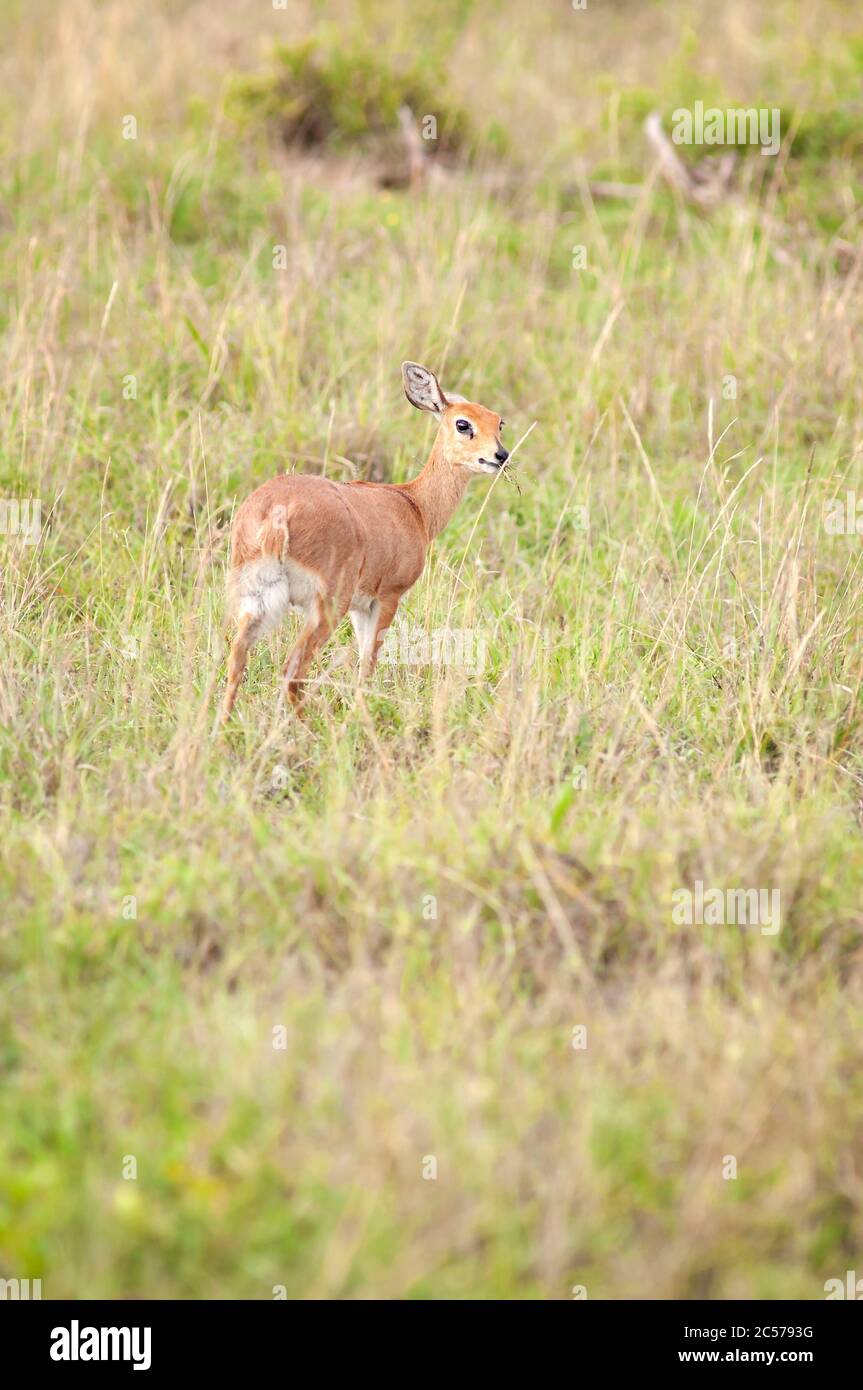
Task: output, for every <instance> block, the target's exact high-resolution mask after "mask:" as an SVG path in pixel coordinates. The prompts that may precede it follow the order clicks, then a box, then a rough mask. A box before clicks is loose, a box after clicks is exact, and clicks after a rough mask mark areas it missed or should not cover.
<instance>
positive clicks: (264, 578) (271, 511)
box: [223, 363, 506, 718]
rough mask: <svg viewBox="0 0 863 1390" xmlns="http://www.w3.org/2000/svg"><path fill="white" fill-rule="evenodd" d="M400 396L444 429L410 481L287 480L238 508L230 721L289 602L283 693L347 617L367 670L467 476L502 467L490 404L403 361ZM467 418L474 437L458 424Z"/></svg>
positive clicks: (295, 685) (291, 689) (292, 691)
mask: <svg viewBox="0 0 863 1390" xmlns="http://www.w3.org/2000/svg"><path fill="white" fill-rule="evenodd" d="M403 372H404V376H405V391H406V394H407V396H408V399H409V400H410V401H411V402H412V404H414V405H416V406H418V408H419V409H423V410H430V411H431V412H432V413H433V414H435V415H436V416H437V417H438V419H439V420H440V427H439V429H438V433H437V436H436V438H435V442H434V445H433V447H432V451H431V454H430V455H429V458H428V462H427V463H426V465H425V467H424V468H423V469H422V471H421V472H420V473H419V475H418V476H417V477H416V478H414V479H413V480H412V481H411V482H409V483H366V482H350V483H337V482H333V481H331V480H330V479H328V478H320V477H314V476H309V475H304V474H285V475H283V476H281V477H278V478H272V479H271V480H270V481H269V482H266V483H264V484H263V485H262V486H261V487H259V488H257V489H256V491H255V492H253V493H252V494H251V496H250V497H248V498H246V500H245V502H243V503H242V505H241V506H240V508H239V510H238V512H237V515H236V518H235V520H234V526H233V533H232V537H231V572H230V578H229V586H230V592H231V594H232V602H233V606H234V608H235V610H238V611H237V614H236V615H237V617H238V629H237V634H236V638H235V640H234V644H233V647H232V649H231V656H230V660H229V664H228V685H227V690H226V692H225V700H224V705H223V717H225V718H227V716H228V715H229V714H230V712H231V710H232V708H233V704H234V700H235V698H236V694H237V687H238V685H239V682H240V679H241V677H242V673H243V669H244V667H245V663H246V657H247V655H248V652H249V649H250V648H251V646H252V645H253V643H254V642H255V641H256V640H257V638H258V637H259V636H262V635H263V633H264V632H265V631H266V630H268V628H271V627H272V626H273V625H274V624H275V623H276V622H278V621H279V618H280V615H281V612H282V611H283V610H284V609H285V608H286V607H287V606H288V604H290V605H291V606H295V607H300V608H301V609H303V611H305V614H306V625H305V627H304V629H303V631H302V633H301V634H300V638H299V641H298V642H297V645H296V647H295V648H294V650H293V651H292V652H291V654H290V656H289V657H288V660H287V662H286V663H285V670H284V689H285V694H286V695H287V696H288V697H289V698H290V699H291V700H292V701H293V702H296V700H297V699H298V697H299V694H300V691H301V687H302V682H303V679H304V677H305V675H306V672H307V670H308V667H309V665H310V663H311V660H312V658H313V656H314V654H315V652H316V651H317V650H318V648H319V647H320V646H321V645H322V643H323V642H325V641H326V639H327V638H328V637H329V635H330V633H331V632H332V631H333V629H334V627H335V626H336V625H337V624H338V623H339V622H340V621H341V619H342V618H343V617H344V616H345V613H346V612H348V610H350V612H351V618H352V621H353V622H354V627H355V630H356V632H357V637H358V639H359V643H360V658H361V670H362V671H363V672H365V673H366V674H368V673H370V672H371V671H372V670H373V669H374V666H375V662H376V661H377V656H378V652H379V648H380V642H381V639H382V637H383V634H384V633H385V632H386V629H387V628H388V627H389V625H390V623H391V622H392V620H393V618H394V616H395V613H396V609H397V607H398V604H399V600H400V599H401V597H402V595H403V594H404V593H405V592H406V591H407V590H408V589H409V588H410V587H411V585H412V584H414V583H416V580H417V579H418V578H419V576H420V574H421V573H422V570H423V565H424V563H425V556H426V551H427V549H428V546H429V542H430V541H431V540H433V539H434V537H435V536H436V535H438V534H439V532H440V531H442V530H443V528H444V527H445V526H446V524H447V522H448V521H449V518H450V517H451V516H452V514H453V512H454V511H455V509H456V507H457V506H458V504H459V502H460V501H461V499H462V497H463V495H464V491H465V489H466V487H467V484H468V482H469V481H470V478H471V476H472V475H473V474H474V473H476V472H492V473H493V472H497V471H498V469H499V468H500V467H501V466H502V463H503V462H505V460H506V451H505V450H504V449H503V447H502V445H501V443H500V429H501V424H502V421H501V419H500V416H499V415H496V414H495V413H494V412H493V411H491V410H486V409H485V407H484V406H481V405H475V404H471V403H470V402H467V401H463V400H461V398H455V399H448V398H447V397H446V396H444V393H443V392H442V391H441V389H440V386H439V384H438V382H437V379H436V378H435V377H434V375H433V374H432V373H431V372H427V370H426V369H425V368H422V367H418V366H417V365H416V364H414V363H405V365H404V368H403ZM457 420H460V421H462V422H465V421H466V422H468V424H469V426H470V428H471V430H472V431H473V434H472V437H470V438H468V437H467V436H466V434H465V433H463V432H461V431H460V430H459V429H458V428H457V427H456V421H457Z"/></svg>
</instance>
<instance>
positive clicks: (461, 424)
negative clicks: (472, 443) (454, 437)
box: [455, 420, 473, 434]
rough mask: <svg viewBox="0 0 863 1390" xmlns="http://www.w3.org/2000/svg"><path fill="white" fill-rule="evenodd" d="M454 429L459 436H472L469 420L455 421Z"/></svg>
mask: <svg viewBox="0 0 863 1390" xmlns="http://www.w3.org/2000/svg"><path fill="white" fill-rule="evenodd" d="M455 427H456V429H457V430H458V432H459V434H473V430H472V429H471V424H470V420H456V422H455Z"/></svg>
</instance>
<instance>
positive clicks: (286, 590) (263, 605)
mask: <svg viewBox="0 0 863 1390" xmlns="http://www.w3.org/2000/svg"><path fill="white" fill-rule="evenodd" d="M320 593H321V582H320V580H319V579H318V577H317V575H316V574H314V573H313V572H312V571H311V570H308V569H306V568H305V566H304V565H299V564H297V562H296V560H291V559H290V558H289V557H286V558H285V559H284V560H277V559H275V558H274V557H273V556H263V557H262V558H261V559H260V560H250V561H249V562H248V564H245V565H241V567H240V568H239V569H238V570H235V571H234V572H233V573H232V574H231V575H230V577H229V579H228V602H229V607H230V609H231V612H232V613H233V615H234V617H236V618H237V619H240V618H245V617H249V618H252V619H253V620H254V622H255V623H257V624H259V628H258V632H257V634H256V636H258V637H263V636H265V635H266V633H268V632H272V631H273V630H274V629H275V628H276V627H278V625H279V623H280V622H281V621H282V619H283V618H284V616H285V614H286V613H287V612H288V610H289V609H290V608H295V609H298V610H299V611H300V612H301V613H303V614H304V615H305V617H306V619H309V618H310V617H311V616H312V614H313V613H314V612H315V610H316V607H317V603H318V599H319V597H320Z"/></svg>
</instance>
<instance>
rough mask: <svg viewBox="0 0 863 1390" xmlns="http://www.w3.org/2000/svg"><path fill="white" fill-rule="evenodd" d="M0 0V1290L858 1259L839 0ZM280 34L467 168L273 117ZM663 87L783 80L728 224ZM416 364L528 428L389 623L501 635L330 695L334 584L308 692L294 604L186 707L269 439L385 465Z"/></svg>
mask: <svg viewBox="0 0 863 1390" xmlns="http://www.w3.org/2000/svg"><path fill="white" fill-rule="evenodd" d="M0 17H2V22H3V29H4V33H5V34H6V36H7V42H5V43H4V45H3V51H2V55H0V76H2V81H0V170H2V173H0V182H2V196H0V290H2V295H0V398H2V411H0V498H3V499H6V503H7V506H6V512H5V516H6V519H7V526H6V530H7V534H4V535H0V650H2V661H0V840H2V850H0V905H2V906H0V969H2V986H0V990H2V995H0V1000H2V1002H0V1068H2V1088H0V1276H2V1277H6V1278H25V1277H29V1278H41V1279H42V1296H43V1297H44V1298H52V1297H53V1298H60V1297H64V1298H81V1299H88V1298H97V1297H112V1298H130V1297H156V1298H223V1297H241V1298H252V1299H269V1298H272V1297H273V1296H274V1292H273V1291H274V1289H275V1290H277V1292H278V1291H279V1290H280V1289H282V1288H283V1289H284V1291H286V1293H287V1295H288V1297H302V1298H309V1297H326V1298H392V1297H395V1298H447V1297H449V1298H453V1297H455V1298H463V1297H464V1298H489V1297H504V1298H517V1299H532V1298H541V1299H545V1298H552V1299H558V1298H560V1299H568V1298H571V1297H573V1289H574V1288H576V1289H583V1290H584V1291H586V1294H587V1296H588V1297H589V1298H616V1299H621V1298H633V1297H653V1298H688V1297H707V1298H716V1299H722V1298H730V1297H740V1298H758V1299H770V1298H780V1297H793V1298H804V1299H819V1298H823V1297H824V1283H825V1280H827V1279H829V1278H834V1277H838V1278H844V1275H845V1271H846V1269H857V1270H860V1271H861V1272H863V1267H861V1263H860V1262H861V1260H863V1210H862V1209H863V1142H861V1140H863V1068H861V1065H860V1061H861V1045H860V1039H861V1029H863V952H861V946H863V930H861V929H863V899H861V889H860V885H861V881H863V838H861V815H863V810H861V808H863V759H861V751H863V711H861V679H863V635H861V619H860V615H861V604H863V574H861V537H860V536H859V535H857V534H856V531H855V530H854V527H853V525H852V526H851V528H850V534H833V533H832V531H831V529H829V528H828V527H826V526H825V524H824V515H825V507H826V506H827V505H828V504H829V503H830V502H831V500H832V499H837V498H839V499H844V498H845V496H846V493H847V492H848V491H853V490H854V489H859V490H860V493H861V497H863V469H861V449H863V377H861V372H860V344H861V341H863V297H861V274H863V244H861V238H860V223H861V215H863V145H861V137H860V134H859V131H860V129H861V128H863V126H861V120H860V117H861V109H863V103H861V98H860V91H861V85H860V84H861V78H863V17H861V15H860V13H859V7H857V6H855V5H853V4H844V3H840V0H814V3H793V0H785V3H781V4H779V3H771V4H768V3H767V2H766V0H764V2H763V3H758V4H756V3H753V0H727V3H715V0H712V2H711V3H707V0H689V3H686V4H683V3H680V4H675V3H671V4H662V5H660V4H635V3H624V0H618V3H612V2H611V0H608V2H607V3H600V0H589V4H588V7H587V9H586V10H584V11H576V10H573V8H572V6H571V5H570V4H569V3H567V0H546V3H544V4H542V5H533V6H525V5H523V4H520V3H519V2H518V0H476V3H473V2H472V0H426V3H424V4H423V5H420V6H417V5H411V4H408V3H404V4H402V3H398V2H397V0H389V3H384V0H353V3H349V2H348V0H337V2H336V3H331V4H327V5H326V6H323V5H319V4H315V3H303V0H295V2H294V3H291V4H289V6H288V7H287V9H285V10H275V9H273V8H272V6H271V5H270V4H269V3H265V2H264V0H256V2H255V3H252V0H236V2H235V3H232V4H231V5H227V4H224V5H213V4H204V3H201V4H182V3H175V4H168V3H153V4H151V5H139V6H130V5H128V4H121V3H119V0H105V3H101V4H97V3H95V2H94V0H73V3H69V4H63V5H61V6H57V5H53V4H49V3H47V0H33V3H25V0H2V4H0ZM328 23H329V24H331V25H335V26H337V27H336V28H335V29H327V28H326V25H327V24H328ZM314 34H320V35H322V39H321V42H322V43H323V45H324V51H325V52H327V53H329V54H330V55H331V59H332V55H333V54H335V55H336V59H337V60H338V62H340V63H341V64H342V65H343V66H342V67H341V68H337V69H336V72H337V79H336V83H335V90H336V91H337V93H338V94H339V96H340V99H341V100H342V104H343V105H346V106H347V115H344V114H342V115H341V116H340V117H339V119H340V120H341V121H342V122H343V125H344V124H345V123H346V124H347V125H349V124H350V118H351V111H352V110H353V108H352V107H351V104H350V103H351V101H352V100H353V93H354V90H355V87H354V84H353V80H352V78H351V75H350V74H351V71H352V64H359V63H360V60H361V58H362V61H363V62H364V63H369V64H370V63H371V59H369V58H368V55H369V54H370V53H372V54H374V55H375V57H376V60H377V61H379V62H380V63H381V64H382V65H383V67H384V68H386V67H387V65H389V67H390V68H391V70H392V72H393V73H396V74H397V73H399V72H400V71H403V70H404V67H405V64H406V63H410V64H413V65H416V66H418V68H419V69H420V71H421V72H425V73H427V75H428V80H429V82H430V84H431V90H432V92H433V93H435V94H438V95H439V100H440V112H439V113H437V114H439V117H440V121H441V127H442V129H459V130H463V134H462V138H461V143H460V145H459V146H458V148H457V149H456V150H455V153H453V154H452V156H451V167H450V168H449V170H448V171H447V172H446V173H445V174H443V175H441V176H440V177H439V178H435V179H434V180H432V181H430V182H429V183H428V186H427V187H426V188H425V189H423V190H420V191H411V190H409V189H406V188H403V187H382V186H381V184H380V182H379V180H378V178H377V176H376V174H375V173H374V171H373V154H372V152H371V146H370V144H369V142H368V141H364V140H361V141H360V143H359V144H357V143H356V142H355V140H354V138H353V133H352V132H351V131H350V130H349V129H348V130H347V131H345V130H344V129H343V127H340V126H338V124H337V126H336V128H335V130H334V132H332V133H331V134H329V135H328V136H327V138H326V140H325V142H324V143H323V144H317V145H315V144H311V143H310V144H308V145H306V146H302V145H301V142H298V141H297V140H294V141H293V142H292V143H291V144H289V145H286V144H285V142H284V140H283V139H282V138H281V136H280V127H279V118H278V113H277V114H276V116H275V117H274V115H273V111H272V109H270V107H269V106H268V105H267V102H266V100H264V99H263V98H262V96H261V92H262V91H264V92H266V91H267V90H269V88H268V84H271V75H272V73H273V72H274V71H276V70H277V68H278V61H279V60H278V59H277V58H274V57H273V48H272V46H273V44H274V42H279V43H281V44H283V45H294V44H296V43H298V42H301V41H302V40H304V39H307V38H309V36H311V35H314ZM363 55H365V57H363ZM333 61H335V59H333ZM345 73H347V76H345ZM339 74H341V75H339ZM373 77H374V72H373V71H372V73H371V77H369V79H368V80H369V81H371V80H372V78H373ZM364 80H365V79H364ZM357 82H359V78H358V79H357ZM375 90H376V92H377V95H375V96H374V98H373V101H372V106H373V107H374V108H375V109H385V108H386V103H387V102H388V101H389V99H390V97H391V95H392V93H390V92H389V91H388V90H385V91H380V90H378V89H375ZM397 99H398V92H397V91H396V92H395V100H396V104H397ZM696 101H703V102H704V103H705V104H706V105H710V104H713V105H716V106H718V107H721V108H725V107H738V106H748V105H754V106H757V107H762V106H766V107H769V108H773V107H777V108H780V109H781V112H782V123H783V127H782V128H783V140H782V147H781V150H780V153H779V154H778V156H777V157H776V158H762V157H761V156H760V154H759V151H758V150H757V149H751V150H747V151H745V152H742V153H741V157H740V160H739V173H738V177H737V180H736V183H735V186H734V189H733V191H732V192H731V194H730V195H729V196H728V197H727V198H725V199H723V200H721V201H720V202H719V204H718V205H717V206H716V207H715V208H713V209H712V210H710V211H703V210H698V209H696V208H694V207H692V206H690V205H688V204H687V203H685V202H684V201H683V200H682V199H681V198H680V197H679V196H677V195H676V194H675V193H674V192H673V191H672V190H671V189H670V188H669V187H668V186H667V185H666V184H665V183H664V182H663V181H662V180H661V179H659V178H657V177H656V175H655V172H652V171H651V170H652V165H651V159H650V156H649V152H648V148H647V145H646V143H645V138H644V134H643V129H642V127H643V120H644V117H645V116H646V115H647V114H648V112H650V111H651V110H653V109H655V110H657V111H659V112H660V114H661V115H662V117H663V120H664V122H665V125H666V129H670V123H671V116H672V112H673V111H674V110H675V109H676V108H680V107H690V106H692V105H693V103H694V102H696ZM357 103H358V104H359V98H357ZM386 109H388V108H386ZM452 113H455V114H452ZM415 114H416V115H417V117H418V118H420V117H422V116H424V115H426V114H429V113H428V112H426V111H417V112H416V113H415ZM431 114H435V113H434V112H433V113H431ZM130 117H133V118H134V122H130V120H129V118H130ZM448 121H449V125H448V124H447V122H448ZM459 121H464V122H466V124H464V126H463V127H462V126H459V125H458V122H459ZM383 124H386V123H383ZM340 132H341V133H340ZM131 135H134V138H129V137H130V136H131ZM382 139H383V143H384V144H386V135H385V134H384V136H383V137H382ZM680 154H681V156H682V157H683V158H684V159H686V160H688V161H692V162H694V161H695V160H697V159H698V158H699V156H700V155H709V154H710V151H709V150H705V151H698V150H686V149H685V148H681V150H680ZM599 181H606V182H607V181H623V182H628V183H640V184H641V185H642V187H641V189H640V191H638V192H637V195H636V196H635V197H631V198H608V197H600V196H598V194H597V196H595V197H594V196H593V195H592V193H591V191H590V186H591V184H592V183H593V184H595V183H596V182H599ZM282 247H283V248H284V251H283V252H281V253H279V252H278V248H282ZM579 248H581V249H579ZM403 358H412V359H414V360H418V361H421V362H425V363H427V364H428V365H429V366H431V367H433V368H434V369H435V370H436V371H438V372H439V374H440V376H441V379H442V382H443V384H444V387H446V386H447V385H449V386H450V387H451V388H452V389H453V390H458V391H460V392H461V393H462V394H464V395H466V396H468V397H469V398H471V399H475V400H479V401H481V402H482V403H483V404H485V405H487V406H489V407H491V408H492V409H495V410H497V411H499V412H500V413H501V414H502V415H503V416H504V417H505V418H506V420H507V422H508V429H507V436H506V442H507V443H508V444H509V445H510V447H512V445H513V443H514V442H515V441H517V440H519V439H521V438H522V437H523V436H524V435H527V437H526V438H525V439H524V442H523V443H522V444H521V445H520V447H519V449H518V451H517V453H516V456H515V462H516V463H517V464H518V468H517V472H516V477H517V480H518V487H517V488H516V487H515V486H510V485H508V483H507V480H506V478H503V477H502V478H499V479H495V480H494V483H493V485H491V486H489V485H488V483H487V480H484V479H483V480H479V481H477V482H475V483H474V484H472V486H471V489H470V491H469V493H468V496H467V499H466V501H465V503H464V504H463V506H462V508H461V510H460V511H459V512H458V513H457V515H456V517H455V519H454V520H453V522H452V523H451V525H450V526H449V528H448V530H447V531H446V532H445V533H444V534H443V536H442V537H441V538H440V540H439V541H438V542H437V543H436V544H435V546H434V547H433V548H432V551H431V553H430V557H429V563H428V566H427V569H426V572H425V574H424V575H423V577H422V579H421V580H420V582H419V583H418V584H417V585H416V587H415V589H414V590H413V591H412V592H411V594H410V595H409V596H408V598H407V600H406V602H405V604H404V605H403V607H404V619H405V623H406V624H407V630H408V635H409V636H413V637H415V636H416V634H417V632H420V633H422V634H425V635H426V637H427V638H431V637H432V636H433V635H434V634H435V633H437V634H440V632H441V630H444V629H445V630H449V631H457V632H460V633H463V634H466V635H467V637H466V639H465V640H467V641H468V642H469V643H472V646H473V651H474V652H478V653H480V654H481V655H482V657H483V658H484V659H483V660H480V661H474V662H472V663H471V662H469V661H461V662H459V661H457V660H453V661H449V662H445V663H443V664H433V663H426V664H416V663H414V662H411V661H404V660H402V661H394V662H389V663H387V664H382V665H381V666H380V667H379V669H378V672H377V674H376V676H375V678H374V681H373V683H372V685H371V686H370V688H369V689H368V690H367V692H366V694H365V696H364V697H361V698H358V697H357V694H356V691H355V677H354V671H353V646H352V644H353V638H352V635H351V634H350V630H349V628H348V627H347V625H345V627H344V628H343V629H341V630H340V632H339V634H338V636H337V637H336V638H335V639H334V641H333V642H332V643H331V645H330V647H329V648H328V650H327V652H326V655H325V658H324V660H323V661H322V662H321V663H320V664H319V665H318V667H317V668H316V674H315V680H314V683H313V689H312V692H311V695H310V697H309V702H308V711H309V712H308V718H307V719H306V720H305V721H304V722H303V721H298V720H295V719H294V718H292V717H291V716H284V715H282V714H279V713H278V712H277V710H276V704H275V696H276V691H277V684H278V677H279V671H280V667H281V663H282V661H283V659H284V653H285V650H286V646H287V643H288V642H289V640H290V638H291V636H292V633H291V632H289V631H288V630H285V631H284V632H282V633H281V634H279V635H278V636H277V637H274V638H272V639H269V640H268V641H266V642H263V643H261V644H260V645H259V646H258V647H257V648H256V650H255V652H254V654H253V657H252V660H251V662H250V667H249V672H248V676H247V680H246V682H245V685H244V687H243V689H242V691H241V693H240V700H239V703H238V707H237V717H236V719H235V720H234V722H233V724H232V726H231V727H230V728H229V729H228V730H227V731H226V732H224V733H220V732H218V731H216V730H214V714H215V711H216V708H217V703H218V698H219V695H220V692H221V689H222V687H223V682H224V670H225V656H226V646H225V627H224V622H223V597H224V579H225V567H226V561H227V535H228V531H227V527H228V523H229V521H230V516H231V513H232V510H233V509H234V507H235V506H236V504H237V503H238V502H239V501H240V500H241V499H242V497H243V496H244V495H245V494H246V493H247V492H248V491H250V490H251V488H252V487H253V486H255V485H257V484H258V483H260V482H262V481H263V480H264V479H265V478H267V477H269V476H271V475H273V474H275V473H277V472H282V471H285V470H291V469H295V468H296V469H299V470H306V471H311V472H326V473H328V474H329V475H330V476H332V477H334V478H350V477H352V476H360V477H368V478H374V479H382V478H392V479H395V480H402V479H406V478H408V477H409V476H411V475H412V474H413V473H414V472H415V471H416V470H417V468H418V466H419V465H420V464H421V462H422V460H423V458H424V457H425V454H426V453H427V451H428V448H429V446H430V443H431V439H432V425H431V422H429V421H428V420H427V418H426V417H424V416H420V415H418V414H416V412H414V411H412V410H411V408H410V406H409V405H408V404H407V402H406V401H405V399H404V396H403V393H402V388H401V381H400V372H399V366H400V363H401V361H402V359H403ZM528 431H529V433H528ZM26 498H33V499H38V500H39V501H40V502H41V519H40V528H41V529H40V534H39V538H38V540H37V541H36V543H34V544H28V543H27V538H26V537H22V536H21V535H15V534H11V532H13V531H14V529H15V528H14V527H13V526H11V525H10V524H8V522H9V517H10V516H11V512H10V509H9V506H8V503H9V501H11V500H14V499H26ZM19 529H20V528H19ZM833 529H835V528H833ZM861 530H863V521H861ZM34 534H35V533H34ZM420 645H421V644H420ZM698 881H701V882H703V883H704V884H706V885H709V886H718V887H719V888H720V889H722V890H726V889H731V890H734V889H743V890H752V889H754V890H759V891H761V890H764V891H773V890H779V892H780V894H781V905H782V907H781V930H779V931H778V932H775V933H768V932H765V931H762V930H761V929H759V927H758V926H740V925H731V924H729V925H708V926H699V925H693V926H686V925H680V924H679V923H678V922H676V921H675V920H674V919H673V904H674V901H675V897H674V895H675V894H676V893H678V892H679V890H681V889H690V890H693V889H694V886H695V884H696V883H697V882H698ZM579 1030H583V1031H579ZM735 1170H736V1176H735V1175H734V1173H735Z"/></svg>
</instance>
